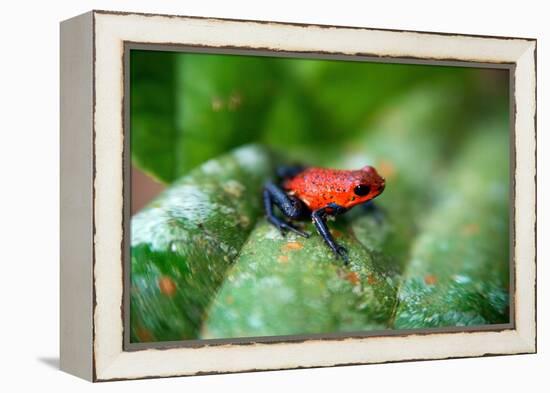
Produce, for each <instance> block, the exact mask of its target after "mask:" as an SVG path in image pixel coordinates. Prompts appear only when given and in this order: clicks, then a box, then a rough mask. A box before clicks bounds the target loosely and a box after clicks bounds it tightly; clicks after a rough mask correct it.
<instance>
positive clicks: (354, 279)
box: [346, 272, 361, 285]
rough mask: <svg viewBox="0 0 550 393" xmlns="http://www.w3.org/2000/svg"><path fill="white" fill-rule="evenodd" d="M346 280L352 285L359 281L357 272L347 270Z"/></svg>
mask: <svg viewBox="0 0 550 393" xmlns="http://www.w3.org/2000/svg"><path fill="white" fill-rule="evenodd" d="M346 280H348V281H349V282H351V283H352V284H353V285H357V284H359V283H360V282H361V279H360V278H359V274H357V273H356V272H349V273H348V274H346Z"/></svg>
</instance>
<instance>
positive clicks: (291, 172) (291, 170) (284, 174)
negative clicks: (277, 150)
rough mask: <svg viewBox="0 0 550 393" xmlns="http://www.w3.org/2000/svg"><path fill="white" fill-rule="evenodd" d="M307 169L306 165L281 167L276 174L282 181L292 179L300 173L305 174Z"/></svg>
mask: <svg viewBox="0 0 550 393" xmlns="http://www.w3.org/2000/svg"><path fill="white" fill-rule="evenodd" d="M304 169H306V167H305V166H304V165H300V164H296V165H281V166H279V167H278V168H277V170H276V173H277V177H278V178H279V179H281V180H283V179H291V178H293V177H294V176H296V175H297V174H299V173H300V172H303V171H304Z"/></svg>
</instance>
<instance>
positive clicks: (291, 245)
mask: <svg viewBox="0 0 550 393" xmlns="http://www.w3.org/2000/svg"><path fill="white" fill-rule="evenodd" d="M302 248H304V245H303V244H302V243H300V242H288V243H286V244H285V245H284V246H283V247H282V249H283V251H294V250H300V249H302Z"/></svg>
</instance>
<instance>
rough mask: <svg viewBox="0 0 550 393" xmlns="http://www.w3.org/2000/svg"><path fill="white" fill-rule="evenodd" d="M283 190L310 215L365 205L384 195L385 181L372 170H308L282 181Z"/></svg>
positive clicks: (371, 168)
mask: <svg viewBox="0 0 550 393" xmlns="http://www.w3.org/2000/svg"><path fill="white" fill-rule="evenodd" d="M282 186H283V189H284V190H286V191H287V192H288V194H289V195H294V196H296V197H297V198H298V199H300V200H301V201H302V202H304V204H305V205H306V206H307V207H308V208H309V209H310V210H312V211H313V210H318V209H321V208H324V207H327V206H328V205H330V204H332V203H335V204H336V205H338V206H341V207H343V208H345V209H350V208H352V207H353V206H356V205H359V204H361V203H365V202H368V201H370V200H371V199H374V198H376V197H377V196H378V195H380V194H381V193H382V191H384V188H385V181H384V179H383V178H382V177H381V176H380V175H379V174H378V173H377V172H376V169H374V168H373V167H371V166H365V167H363V168H361V169H359V170H342V169H328V168H317V167H310V168H306V169H304V170H303V171H302V172H299V173H298V174H297V175H296V176H294V177H292V178H289V179H286V180H284V181H283V183H282Z"/></svg>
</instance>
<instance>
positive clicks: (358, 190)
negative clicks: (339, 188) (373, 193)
mask: <svg viewBox="0 0 550 393" xmlns="http://www.w3.org/2000/svg"><path fill="white" fill-rule="evenodd" d="M353 192H354V193H355V195H359V196H365V195H368V193H369V192H370V187H369V186H367V185H366V184H359V185H358V186H357V187H355V188H354V189H353Z"/></svg>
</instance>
